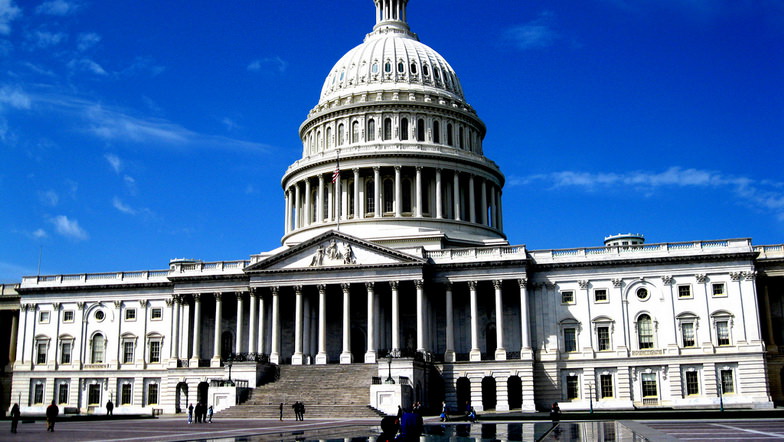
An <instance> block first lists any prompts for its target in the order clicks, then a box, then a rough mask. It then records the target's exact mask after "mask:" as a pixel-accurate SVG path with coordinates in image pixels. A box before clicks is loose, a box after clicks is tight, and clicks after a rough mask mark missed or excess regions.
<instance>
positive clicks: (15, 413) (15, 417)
mask: <svg viewBox="0 0 784 442" xmlns="http://www.w3.org/2000/svg"><path fill="white" fill-rule="evenodd" d="M20 415H21V413H19V404H14V406H13V407H11V432H12V433H16V426H17V425H19V416H20Z"/></svg>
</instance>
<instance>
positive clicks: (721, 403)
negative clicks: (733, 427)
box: [717, 373, 724, 411]
mask: <svg viewBox="0 0 784 442" xmlns="http://www.w3.org/2000/svg"><path fill="white" fill-rule="evenodd" d="M717 384H718V387H719V411H724V391H723V390H724V389H723V388H722V387H721V373H719V382H717Z"/></svg>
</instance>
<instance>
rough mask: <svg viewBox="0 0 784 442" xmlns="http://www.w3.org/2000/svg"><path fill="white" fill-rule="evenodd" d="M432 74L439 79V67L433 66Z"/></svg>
mask: <svg viewBox="0 0 784 442" xmlns="http://www.w3.org/2000/svg"><path fill="white" fill-rule="evenodd" d="M433 76H434V77H436V80H440V79H441V68H438V67H436V68H433Z"/></svg>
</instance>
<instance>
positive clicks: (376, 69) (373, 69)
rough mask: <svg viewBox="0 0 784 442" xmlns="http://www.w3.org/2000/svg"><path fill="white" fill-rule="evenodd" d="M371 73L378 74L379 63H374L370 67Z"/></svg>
mask: <svg viewBox="0 0 784 442" xmlns="http://www.w3.org/2000/svg"><path fill="white" fill-rule="evenodd" d="M370 72H371V73H374V74H378V62H377V61H374V62H373V65H372V66H371V67H370Z"/></svg>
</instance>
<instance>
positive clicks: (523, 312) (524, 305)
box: [517, 278, 533, 359]
mask: <svg viewBox="0 0 784 442" xmlns="http://www.w3.org/2000/svg"><path fill="white" fill-rule="evenodd" d="M517 283H518V284H519V285H520V342H521V344H520V359H529V358H531V357H533V354H532V353H531V339H530V337H529V333H530V332H529V329H528V323H529V321H528V279H527V278H521V279H518V280H517Z"/></svg>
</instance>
